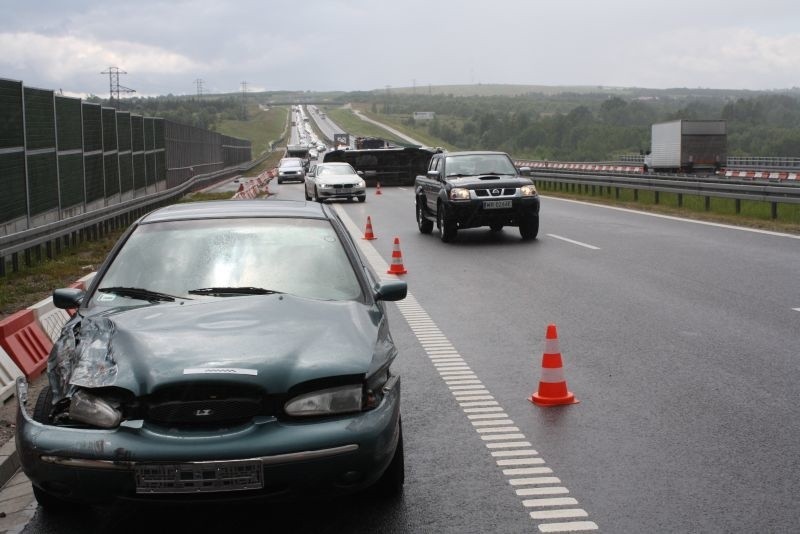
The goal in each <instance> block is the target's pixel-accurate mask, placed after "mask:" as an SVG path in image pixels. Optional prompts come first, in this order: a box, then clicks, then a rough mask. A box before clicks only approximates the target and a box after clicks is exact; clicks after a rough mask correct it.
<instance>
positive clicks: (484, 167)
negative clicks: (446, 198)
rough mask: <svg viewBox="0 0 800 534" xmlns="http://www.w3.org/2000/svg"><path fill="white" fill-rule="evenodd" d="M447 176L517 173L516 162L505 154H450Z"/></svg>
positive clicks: (447, 161) (446, 165)
mask: <svg viewBox="0 0 800 534" xmlns="http://www.w3.org/2000/svg"><path fill="white" fill-rule="evenodd" d="M445 168H446V169H447V176H458V175H462V176H476V175H478V174H517V170H516V169H515V168H514V164H513V163H512V162H511V160H510V159H509V158H508V156H506V155H504V154H470V155H464V156H448V157H447V160H446V163H445Z"/></svg>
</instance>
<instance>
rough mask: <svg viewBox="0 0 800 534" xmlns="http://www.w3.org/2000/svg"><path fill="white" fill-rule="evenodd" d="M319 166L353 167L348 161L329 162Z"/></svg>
mask: <svg viewBox="0 0 800 534" xmlns="http://www.w3.org/2000/svg"><path fill="white" fill-rule="evenodd" d="M317 166H319V167H352V165H350V164H349V163H347V162H346V161H327V162H324V163H318V164H317Z"/></svg>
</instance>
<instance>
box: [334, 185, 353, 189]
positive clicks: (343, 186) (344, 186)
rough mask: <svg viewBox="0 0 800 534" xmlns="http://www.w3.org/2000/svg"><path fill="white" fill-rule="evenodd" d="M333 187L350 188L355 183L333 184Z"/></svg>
mask: <svg viewBox="0 0 800 534" xmlns="http://www.w3.org/2000/svg"><path fill="white" fill-rule="evenodd" d="M333 187H335V188H336V189H344V188H348V189H349V188H352V187H355V184H333Z"/></svg>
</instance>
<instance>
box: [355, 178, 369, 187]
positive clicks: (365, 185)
mask: <svg viewBox="0 0 800 534" xmlns="http://www.w3.org/2000/svg"><path fill="white" fill-rule="evenodd" d="M356 187H367V182H365V181H364V180H359V181H358V183H357V184H356Z"/></svg>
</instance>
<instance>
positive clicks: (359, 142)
mask: <svg viewBox="0 0 800 534" xmlns="http://www.w3.org/2000/svg"><path fill="white" fill-rule="evenodd" d="M355 145H356V150H364V149H369V148H386V147H387V143H386V140H384V139H380V138H378V137H356V140H355Z"/></svg>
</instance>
